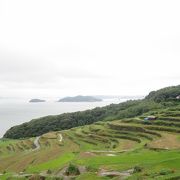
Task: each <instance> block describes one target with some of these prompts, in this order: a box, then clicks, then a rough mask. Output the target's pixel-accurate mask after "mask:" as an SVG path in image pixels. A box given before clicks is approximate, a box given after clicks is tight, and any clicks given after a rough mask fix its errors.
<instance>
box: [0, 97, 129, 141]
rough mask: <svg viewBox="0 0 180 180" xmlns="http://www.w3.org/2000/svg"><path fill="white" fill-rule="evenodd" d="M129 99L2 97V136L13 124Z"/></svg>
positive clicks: (0, 116)
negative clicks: (39, 99) (49, 99)
mask: <svg viewBox="0 0 180 180" xmlns="http://www.w3.org/2000/svg"><path fill="white" fill-rule="evenodd" d="M126 100H127V99H122V100H119V99H106V100H104V101H102V102H73V103H71V102H66V103H65V102H55V101H47V102H43V103H29V102H28V100H24V99H0V138H1V137H2V136H3V135H4V133H5V132H6V131H7V130H8V129H9V128H10V127H12V126H14V125H18V124H21V123H24V122H28V121H30V120H32V119H34V118H39V117H43V116H47V115H57V114H61V113H65V112H75V111H82V110H87V109H92V108H95V107H102V106H106V105H109V104H112V103H114V104H117V103H120V102H123V101H126Z"/></svg>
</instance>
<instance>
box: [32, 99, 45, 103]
mask: <svg viewBox="0 0 180 180" xmlns="http://www.w3.org/2000/svg"><path fill="white" fill-rule="evenodd" d="M29 102H30V103H38V102H46V101H45V100H43V99H31V100H30V101H29Z"/></svg>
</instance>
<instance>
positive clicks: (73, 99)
mask: <svg viewBox="0 0 180 180" xmlns="http://www.w3.org/2000/svg"><path fill="white" fill-rule="evenodd" d="M99 101H102V99H100V98H95V97H93V96H75V97H65V98H62V99H60V100H59V101H58V102H99Z"/></svg>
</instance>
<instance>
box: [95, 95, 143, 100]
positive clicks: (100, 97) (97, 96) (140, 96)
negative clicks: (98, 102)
mask: <svg viewBox="0 0 180 180" xmlns="http://www.w3.org/2000/svg"><path fill="white" fill-rule="evenodd" d="M93 97H95V98H98V99H132V100H134V99H143V98H144V96H143V95H137V96H130V95H129V96H128V95H124V96H123V95H94V96H93Z"/></svg>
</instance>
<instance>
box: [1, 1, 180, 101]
mask: <svg viewBox="0 0 180 180" xmlns="http://www.w3.org/2000/svg"><path fill="white" fill-rule="evenodd" d="M179 7H180V2H179V1H173V2H172V1H167V0H158V1H157V0H156V1H155V0H152V1H143V0H138V1H132V0H128V1H118V0H115V1H113V2H112V1H107V0H96V1H95V0H92V1H82V0H77V1H72V0H69V1H58V0H54V1H49V0H31V1H24V0H16V1H13V0H9V1H3V0H0V39H1V41H0V72H1V76H0V97H29V98H30V97H32V98H35V97H40V98H41V97H59V96H75V95H79V94H82V95H97V94H100V95H101V94H102V95H103V94H105V95H106V94H107V95H128V96H132V95H133V96H134V95H147V94H148V93H149V92H150V91H152V90H157V89H160V88H163V87H167V86H173V85H178V84H180V71H179V66H180V51H179V48H180V43H179V42H180V35H179V32H180V24H179V23H178V22H179V17H180V11H179Z"/></svg>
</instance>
